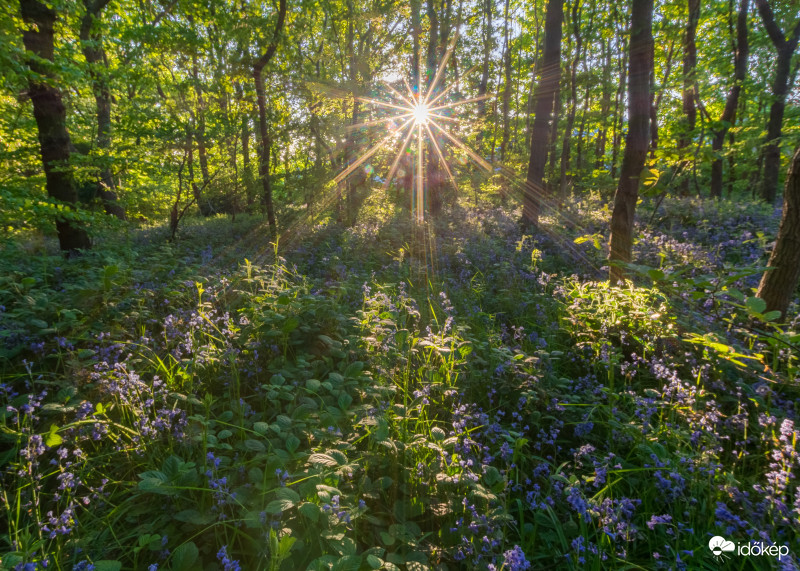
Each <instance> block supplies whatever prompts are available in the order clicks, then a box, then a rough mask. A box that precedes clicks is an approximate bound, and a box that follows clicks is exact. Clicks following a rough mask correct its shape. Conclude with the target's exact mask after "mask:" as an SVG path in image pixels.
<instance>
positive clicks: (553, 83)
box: [522, 0, 564, 225]
mask: <svg viewBox="0 0 800 571" xmlns="http://www.w3.org/2000/svg"><path fill="white" fill-rule="evenodd" d="M563 20H564V2H563V0H548V2H547V12H546V15H545V32H544V51H543V54H542V65H541V66H539V73H540V76H539V85H538V87H537V89H536V105H535V109H536V111H535V114H534V119H533V127H532V129H531V155H530V159H529V161H528V173H527V176H526V180H525V188H524V191H523V192H524V194H523V206H522V222H523V224H526V225H538V224H539V211H540V209H541V202H542V199H543V198H544V187H543V184H542V183H543V180H544V169H545V162H546V159H547V147H548V135H549V133H550V119H551V113H552V110H553V105H554V103H555V99H556V97H557V94H558V84H559V81H560V80H561V24H562V22H563ZM534 79H535V78H534ZM553 121H554V122H557V121H558V117H553Z"/></svg>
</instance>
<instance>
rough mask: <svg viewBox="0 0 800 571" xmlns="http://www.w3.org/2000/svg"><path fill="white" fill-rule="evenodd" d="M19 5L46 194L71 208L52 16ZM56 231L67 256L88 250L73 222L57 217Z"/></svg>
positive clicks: (33, 3)
mask: <svg viewBox="0 0 800 571" xmlns="http://www.w3.org/2000/svg"><path fill="white" fill-rule="evenodd" d="M19 5H20V12H21V14H22V21H23V22H24V23H25V24H26V25H27V29H26V30H24V31H23V33H22V41H23V43H24V44H25V49H26V51H28V52H30V53H31V54H32V57H31V56H28V57H26V60H27V64H28V67H29V68H30V70H31V72H33V73H32V74H31V75H30V76H29V78H28V94H29V95H30V98H31V103H32V104H33V116H34V119H36V127H37V129H38V131H39V148H40V151H41V155H42V166H43V167H44V173H45V177H46V179H47V195H48V196H50V197H51V198H54V199H56V200H59V201H61V202H65V203H67V204H68V205H71V206H73V207H74V205H75V202H76V200H77V198H78V193H77V191H76V189H75V180H74V178H73V173H72V169H71V168H70V167H69V149H70V139H69V133H68V132H67V112H66V109H65V108H64V103H63V102H62V101H61V93H60V92H59V90H58V89H56V87H54V85H55V84H56V83H58V80H57V78H56V77H55V74H54V73H53V65H52V64H53V27H54V25H55V21H56V13H55V11H54V10H52V9H51V8H49V7H48V6H47V5H45V4H44V3H42V2H40V1H39V0H20V3H19ZM43 60H44V61H43ZM38 78H41V79H38ZM56 230H57V232H58V242H59V245H60V247H61V249H62V250H63V251H65V252H67V253H70V254H71V253H74V252H76V251H77V250H80V249H88V248H90V247H91V241H90V240H89V235H88V234H87V233H86V230H84V229H83V228H82V227H81V226H79V225H77V224H76V223H75V222H72V221H69V220H67V219H65V218H63V217H58V218H56Z"/></svg>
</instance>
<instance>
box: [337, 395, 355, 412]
mask: <svg viewBox="0 0 800 571" xmlns="http://www.w3.org/2000/svg"><path fill="white" fill-rule="evenodd" d="M351 404H353V397H351V396H350V395H349V394H347V393H346V392H341V393H339V408H340V409H342V410H347V409H348V408H350V405H351Z"/></svg>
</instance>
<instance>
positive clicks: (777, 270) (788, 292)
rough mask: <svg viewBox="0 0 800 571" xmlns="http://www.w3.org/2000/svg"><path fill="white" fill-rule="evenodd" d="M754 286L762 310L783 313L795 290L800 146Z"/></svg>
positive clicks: (799, 251)
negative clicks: (766, 259) (775, 229)
mask: <svg viewBox="0 0 800 571" xmlns="http://www.w3.org/2000/svg"><path fill="white" fill-rule="evenodd" d="M767 267H768V268H774V269H771V270H767V271H766V272H764V275H763V276H762V278H761V283H760V284H759V286H758V293H757V294H756V295H757V296H758V297H760V298H761V299H763V300H764V301H766V302H767V309H766V311H780V312H781V318H782V319H786V310H787V309H788V308H789V303H790V302H791V301H792V297H794V294H795V292H796V291H797V281H798V278H800V147H798V148H797V150H796V151H795V153H794V157H793V158H792V163H791V164H790V165H789V174H788V175H787V177H786V186H785V188H784V190H783V214H782V216H781V225H780V227H779V229H778V238H777V239H776V240H775V247H774V248H773V249H772V254H771V255H770V257H769V262H767Z"/></svg>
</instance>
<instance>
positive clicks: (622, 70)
mask: <svg viewBox="0 0 800 571" xmlns="http://www.w3.org/2000/svg"><path fill="white" fill-rule="evenodd" d="M614 12H615V14H616V13H617V10H616V5H615V9H614ZM621 28H624V23H623V24H621ZM623 33H624V31H623V30H622V29H619V30H618V35H617V41H618V42H619V44H620V58H619V75H620V80H619V88H618V89H617V93H616V97H615V99H614V137H613V140H612V148H611V178H616V176H617V166H618V165H617V159H618V158H619V152H620V148H621V147H622V124H623V121H624V118H623V113H622V109H623V108H624V98H625V90H626V89H627V87H626V86H627V82H628V58H627V52H628V50H626V49H625V48H626V44H625V38H624V37H623Z"/></svg>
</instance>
